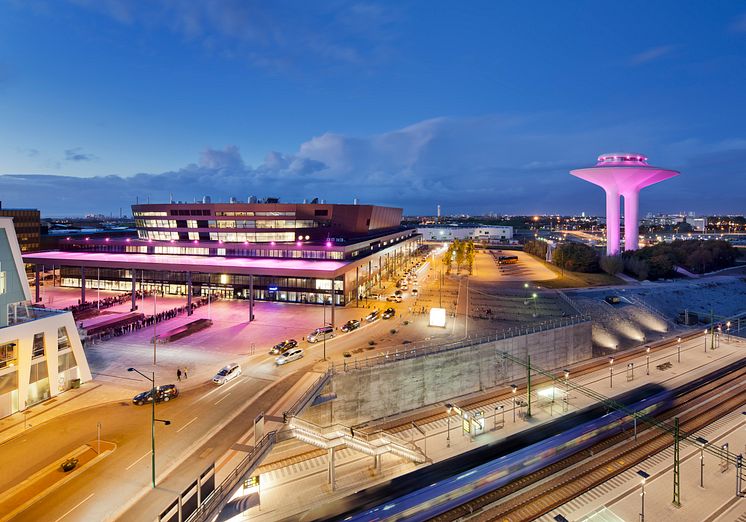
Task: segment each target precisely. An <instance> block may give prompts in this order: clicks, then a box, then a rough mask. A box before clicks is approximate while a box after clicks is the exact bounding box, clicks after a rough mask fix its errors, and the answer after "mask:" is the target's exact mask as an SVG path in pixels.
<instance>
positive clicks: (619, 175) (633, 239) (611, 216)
mask: <svg viewBox="0 0 746 522" xmlns="http://www.w3.org/2000/svg"><path fill="white" fill-rule="evenodd" d="M570 174H572V175H573V176H575V177H578V178H580V179H584V180H585V181H589V182H591V183H593V184H594V185H598V186H599V187H601V188H603V189H604V191H605V192H606V253H607V255H610V256H611V255H616V254H618V253H619V248H620V244H619V243H620V239H621V212H620V210H621V209H620V206H621V205H620V201H619V198H620V196H621V197H623V198H624V249H625V250H637V248H638V247H639V236H640V231H639V209H638V205H639V199H640V190H641V189H643V188H645V187H647V186H649V185H653V184H654V183H658V182H660V181H663V180H666V179H668V178H672V177H674V176H678V175H679V172H678V171H676V170H669V169H662V168H659V167H653V166H651V165H648V158H646V157H645V156H643V155H642V154H635V153H631V152H612V153H609V154H602V155H600V156H599V157H598V163H596V166H595V167H588V168H584V169H575V170H571V171H570Z"/></svg>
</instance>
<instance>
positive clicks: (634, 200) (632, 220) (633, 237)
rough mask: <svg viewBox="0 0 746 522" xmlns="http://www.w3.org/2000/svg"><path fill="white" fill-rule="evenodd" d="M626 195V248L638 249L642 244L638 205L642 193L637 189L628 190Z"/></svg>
mask: <svg viewBox="0 0 746 522" xmlns="http://www.w3.org/2000/svg"><path fill="white" fill-rule="evenodd" d="M623 196H624V249H625V250H637V249H638V248H639V246H640V225H639V221H638V205H639V202H640V193H639V192H638V191H637V190H635V191H633V192H626V193H624V194H623Z"/></svg>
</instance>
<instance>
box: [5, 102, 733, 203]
mask: <svg viewBox="0 0 746 522" xmlns="http://www.w3.org/2000/svg"><path fill="white" fill-rule="evenodd" d="M577 121H578V122H579V123H577V124H576V126H573V125H572V124H571V123H570V121H569V120H568V119H567V118H565V117H564V116H563V115H561V114H551V115H528V116H515V115H505V116H504V115H491V116H485V117H479V118H445V117H444V118H433V119H428V120H423V121H420V122H417V123H414V124H412V125H408V126H406V127H403V128H400V129H393V130H391V131H388V132H384V133H380V134H374V135H369V136H348V135H344V134H339V133H330V132H329V133H324V134H321V135H318V136H315V137H312V138H310V139H308V140H307V141H305V142H303V143H301V144H299V146H298V147H297V150H296V151H294V152H281V151H271V152H268V153H267V154H266V156H265V158H264V160H263V161H262V162H260V163H259V164H258V165H253V166H252V165H249V164H247V163H246V161H245V160H244V158H243V157H242V155H241V151H240V149H239V148H238V147H237V146H235V145H229V146H226V147H223V148H208V149H206V150H204V151H202V153H201V154H199V156H198V158H197V160H196V161H195V162H194V163H190V164H188V165H185V166H183V167H182V168H179V169H176V170H172V171H168V172H161V173H140V174H136V175H134V176H128V177H123V176H96V177H91V178H80V177H66V176H50V175H37V176H33V175H15V176H13V175H6V176H0V193H2V194H3V200H4V201H9V202H10V201H12V202H13V204H14V205H19V206H28V205H31V206H39V207H40V208H41V209H42V212H43V213H44V214H45V215H65V214H67V215H70V214H78V215H79V214H84V213H87V212H104V213H108V212H114V213H118V210H119V208H120V207H121V208H124V209H125V210H126V209H128V207H129V205H131V204H133V203H135V201H136V200H139V201H140V202H142V201H146V200H148V199H149V200H150V201H151V202H158V201H168V198H169V195H170V194H173V196H174V198H175V199H177V200H182V201H193V200H195V199H201V198H202V196H204V195H209V196H211V197H212V200H213V201H227V200H228V199H229V198H230V197H236V198H238V200H239V201H245V200H246V198H247V197H248V196H249V195H257V196H260V197H263V196H279V197H280V198H281V200H282V201H286V202H299V201H302V200H303V199H310V198H313V197H319V198H323V199H326V200H328V201H333V202H339V203H350V202H352V199H353V198H355V197H357V198H359V199H360V200H361V201H362V202H365V203H373V204H380V205H395V206H401V207H403V208H404V209H405V212H407V213H410V214H419V213H430V214H432V213H433V212H434V209H435V206H436V205H438V204H440V205H441V206H442V207H443V210H444V212H445V213H448V214H451V213H470V214H480V213H486V212H496V213H506V214H521V213H525V214H533V213H537V212H561V213H578V212H581V211H585V212H588V213H602V212H603V208H604V198H603V193H602V191H601V189H599V188H598V187H596V186H594V185H591V184H590V183H585V182H583V181H582V180H578V179H576V178H573V177H572V176H570V174H569V170H571V169H572V168H577V167H579V166H588V165H592V164H594V163H595V158H596V157H597V156H598V154H599V153H603V152H606V151H609V150H630V151H633V152H642V153H646V154H647V155H649V156H650V157H651V160H650V161H651V164H654V165H661V166H664V167H669V168H673V169H677V170H680V171H681V172H682V175H681V176H679V177H676V178H673V179H671V180H669V181H666V182H665V183H661V184H660V185H655V186H652V187H649V188H647V189H645V191H644V192H643V193H642V195H641V210H642V211H643V212H647V211H655V212H658V211H660V212H667V211H678V210H682V209H686V210H693V211H697V212H714V211H716V210H718V211H719V210H722V211H725V210H727V211H728V212H731V213H744V212H746V208H745V206H746V202H745V201H744V199H743V197H742V194H744V193H746V140H743V139H740V138H732V139H724V140H722V141H719V142H715V143H710V142H706V141H705V140H702V139H701V138H697V137H690V138H680V139H672V138H670V137H669V135H670V134H671V132H672V131H671V130H670V129H668V128H667V127H666V126H665V125H663V124H661V123H660V122H656V121H653V120H650V121H636V122H634V123H626V124H618V123H614V124H610V125H606V126H604V125H599V124H596V125H590V124H588V121H587V120H585V119H583V118H580V119H579V120H577ZM536 129H543V132H542V133H537V132H536ZM714 183H717V184H722V186H727V187H728V190H726V191H703V190H702V186H704V185H705V184H708V185H711V184H714Z"/></svg>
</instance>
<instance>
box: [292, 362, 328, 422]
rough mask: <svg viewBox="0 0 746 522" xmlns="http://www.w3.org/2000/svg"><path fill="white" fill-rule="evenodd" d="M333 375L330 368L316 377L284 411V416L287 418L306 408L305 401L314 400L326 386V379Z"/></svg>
mask: <svg viewBox="0 0 746 522" xmlns="http://www.w3.org/2000/svg"><path fill="white" fill-rule="evenodd" d="M331 376H332V370H331V369H328V370H326V371H325V372H324V373H323V374H322V375H321V377H319V378H318V379H316V380H315V381H314V383H313V384H312V385H311V386H309V387H308V389H307V390H306V391H305V392H303V394H302V395H301V396H300V397H298V399H297V400H296V401H295V402H294V403H293V405H292V406H291V407H290V408H289V409H288V410H286V411H285V412H284V414H283V416H284V417H285V419H288V418H290V417H293V416H295V415H298V414H299V413H300V411H301V410H302V409H303V408H304V406H305V403H307V402H309V401H311V400H313V398H314V397H315V396H316V395H317V394H318V393H319V392H320V391H321V388H323V387H324V384H326V381H328V380H329V378H330V377H331Z"/></svg>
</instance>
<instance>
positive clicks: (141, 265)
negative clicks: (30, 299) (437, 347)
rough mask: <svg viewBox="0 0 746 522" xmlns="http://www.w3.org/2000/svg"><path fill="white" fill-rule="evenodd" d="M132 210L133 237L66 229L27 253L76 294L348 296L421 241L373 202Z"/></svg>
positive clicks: (388, 271) (334, 299) (385, 273)
mask: <svg viewBox="0 0 746 522" xmlns="http://www.w3.org/2000/svg"><path fill="white" fill-rule="evenodd" d="M132 213H133V217H134V219H135V226H136V229H137V237H127V238H121V237H120V238H115V237H100V236H99V237H90V236H84V237H81V236H70V237H65V238H64V240H63V241H62V242H61V244H60V247H59V249H58V250H54V251H48V252H41V253H38V254H32V255H29V256H24V260H25V261H26V262H27V263H31V264H34V265H36V266H37V267H39V268H43V269H47V270H48V269H49V268H50V267H52V269H53V270H57V269H59V274H60V280H61V282H62V286H70V287H79V288H81V301H85V290H86V289H95V288H102V289H106V290H114V291H122V292H133V291H135V290H145V291H156V292H159V293H163V294H171V295H184V296H187V300H188V301H190V300H191V297H192V296H205V295H208V293H211V294H218V295H220V296H221V297H223V298H227V299H248V300H249V301H250V307H251V303H253V301H254V299H259V300H268V301H284V302H294V303H318V304H321V303H333V304H335V305H345V304H348V303H350V302H353V301H355V302H357V301H358V300H359V299H362V298H364V297H365V296H366V295H367V294H368V293H370V292H371V291H373V290H374V289H375V288H376V287H377V286H378V285H380V283H381V280H382V279H384V278H387V277H394V275H395V274H396V272H397V271H399V270H400V269H401V268H403V267H404V266H405V265H406V263H407V260H408V259H409V257H410V256H412V255H413V254H414V253H415V252H416V250H417V249H418V248H419V246H420V243H421V239H420V236H419V235H418V234H417V232H416V231H415V230H413V229H407V228H404V227H403V226H402V225H401V217H402V209H401V208H390V207H380V206H374V205H337V204H324V203H309V204H290V203H238V202H236V203H210V202H204V203H166V204H147V205H133V206H132ZM133 307H134V303H133ZM250 315H251V314H250Z"/></svg>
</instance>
